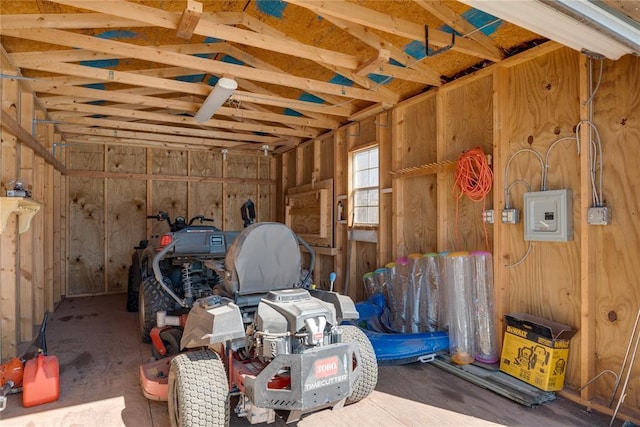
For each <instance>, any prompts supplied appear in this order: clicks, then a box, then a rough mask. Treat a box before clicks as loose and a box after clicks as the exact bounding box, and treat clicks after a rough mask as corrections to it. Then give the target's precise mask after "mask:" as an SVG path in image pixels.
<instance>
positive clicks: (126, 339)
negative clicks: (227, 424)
mask: <svg viewBox="0 0 640 427" xmlns="http://www.w3.org/2000/svg"><path fill="white" fill-rule="evenodd" d="M124 307H125V297H124V295H121V294H120V295H108V296H99V297H85V298H69V299H66V300H64V301H63V302H62V303H61V304H60V306H59V307H58V309H57V310H56V311H55V313H53V314H51V315H50V321H49V325H48V327H47V345H48V350H49V354H51V355H56V356H57V357H58V360H59V362H60V399H59V400H58V401H57V402H52V403H48V404H44V405H40V406H36V407H33V408H23V407H22V404H21V395H20V394H16V395H11V396H9V399H8V403H7V409H6V410H5V411H3V412H1V413H0V420H1V423H0V424H1V425H2V427H22V426H36V427H38V426H47V427H49V426H60V427H66V426H87V427H103V426H105V427H109V426H131V427H168V426H169V418H168V413H167V405H166V403H164V402H153V401H149V400H147V399H146V398H145V397H144V396H143V395H142V392H141V389H140V385H139V383H138V367H139V365H140V364H142V363H144V362H147V361H149V359H150V358H151V348H150V345H149V344H143V343H141V342H140V338H139V336H140V334H139V332H138V326H137V325H138V317H137V313H128V312H126V311H125V309H124ZM608 422H609V418H608V417H606V416H604V415H601V414H596V413H590V412H587V411H585V410H584V409H583V408H582V407H580V406H578V405H576V404H574V403H572V402H569V401H567V400H565V399H562V398H558V399H557V400H555V401H553V402H548V403H545V404H544V405H541V406H539V407H535V408H526V407H524V406H521V405H518V404H516V403H515V402H512V401H510V400H508V399H506V398H504V397H501V396H499V395H497V394H495V393H492V392H491V391H488V390H485V389H483V388H480V387H478V386H475V385H473V384H471V383H468V382H466V381H464V380H462V379H460V378H458V377H456V376H453V375H451V374H449V373H447V372H445V371H443V370H441V369H438V368H436V367H435V366H432V365H429V364H419V363H414V364H410V365H402V366H381V367H380V374H379V379H378V386H377V388H376V390H375V391H374V392H373V393H372V395H371V396H369V397H368V398H367V399H364V400H363V401H361V402H359V403H357V404H354V405H350V406H347V407H344V408H341V409H338V410H335V411H332V410H324V411H320V412H317V413H314V414H309V415H306V416H303V418H302V419H301V420H300V421H299V422H298V423H297V425H299V426H300V427H327V426H331V427H334V426H335V427H341V426H344V427H352V426H363V427H364V426H366V427H376V426H385V427H395V426H496V425H506V426H527V427H530V426H532V427H535V426H544V427H553V426H563V427H564V426H585V427H586V426H606V425H608ZM231 425H232V426H238V427H246V426H249V425H250V424H249V423H248V422H247V421H246V420H245V419H240V418H237V417H236V416H235V415H232V423H231ZM276 425H280V426H281V425H284V424H283V423H282V422H281V421H279V422H277V423H276Z"/></svg>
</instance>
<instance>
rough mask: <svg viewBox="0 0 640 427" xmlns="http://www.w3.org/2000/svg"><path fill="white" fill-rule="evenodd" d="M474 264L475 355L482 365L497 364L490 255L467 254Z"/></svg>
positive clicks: (491, 260) (486, 253)
mask: <svg viewBox="0 0 640 427" xmlns="http://www.w3.org/2000/svg"><path fill="white" fill-rule="evenodd" d="M469 255H470V256H471V258H472V259H473V264H474V272H473V274H474V280H473V283H474V285H475V296H476V301H477V302H476V304H474V306H475V310H476V315H475V317H476V321H477V326H476V346H475V349H476V355H475V358H476V360H477V361H479V362H482V363H497V362H498V361H499V360H500V358H499V356H498V342H497V339H496V325H495V312H494V307H493V259H492V257H491V253H489V252H486V251H475V252H471V253H470V254H469Z"/></svg>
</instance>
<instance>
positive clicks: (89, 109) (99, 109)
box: [50, 104, 319, 138]
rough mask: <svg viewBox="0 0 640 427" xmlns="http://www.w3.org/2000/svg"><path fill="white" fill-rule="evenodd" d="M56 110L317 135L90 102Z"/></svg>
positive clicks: (301, 131)
mask: <svg viewBox="0 0 640 427" xmlns="http://www.w3.org/2000/svg"><path fill="white" fill-rule="evenodd" d="M56 109H57V110H61V111H77V112H83V113H89V114H98V115H103V116H115V117H127V118H132V119H137V120H151V121H157V122H161V123H162V122H167V123H176V124H180V125H188V126H208V127H214V128H221V129H228V130H233V131H246V132H259V133H266V134H275V135H289V136H297V137H301V138H315V137H317V136H318V135H319V132H318V131H317V130H314V129H311V128H308V129H304V130H297V129H291V128H285V127H279V126H268V125H261V126H257V125H254V124H248V123H240V122H235V121H229V120H217V119H210V120H207V121H206V122H196V121H195V119H194V118H193V117H187V116H182V115H171V114H161V113H155V112H148V111H135V110H125V109H123V108H113V107H104V106H100V105H91V104H69V105H66V104H65V105H58V106H57V107H56ZM50 115H51V117H52V118H59V117H58V116H57V115H56V112H55V111H52V112H51V114H50Z"/></svg>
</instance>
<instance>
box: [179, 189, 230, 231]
mask: <svg viewBox="0 0 640 427" xmlns="http://www.w3.org/2000/svg"><path fill="white" fill-rule="evenodd" d="M222 198H223V193H222V183H219V182H192V183H190V184H189V218H187V219H191V217H193V216H195V215H204V216H205V217H207V218H211V219H213V220H214V222H213V223H205V224H208V225H215V226H216V227H218V228H221V227H222V216H223V215H222V212H223V211H222Z"/></svg>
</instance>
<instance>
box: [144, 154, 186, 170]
mask: <svg viewBox="0 0 640 427" xmlns="http://www.w3.org/2000/svg"><path fill="white" fill-rule="evenodd" d="M187 158H188V156H187V152H186V151H182V150H159V149H158V150H156V149H154V150H152V160H151V170H152V173H153V174H155V175H178V176H181V175H182V176H186V175H187V173H188V167H187Z"/></svg>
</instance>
